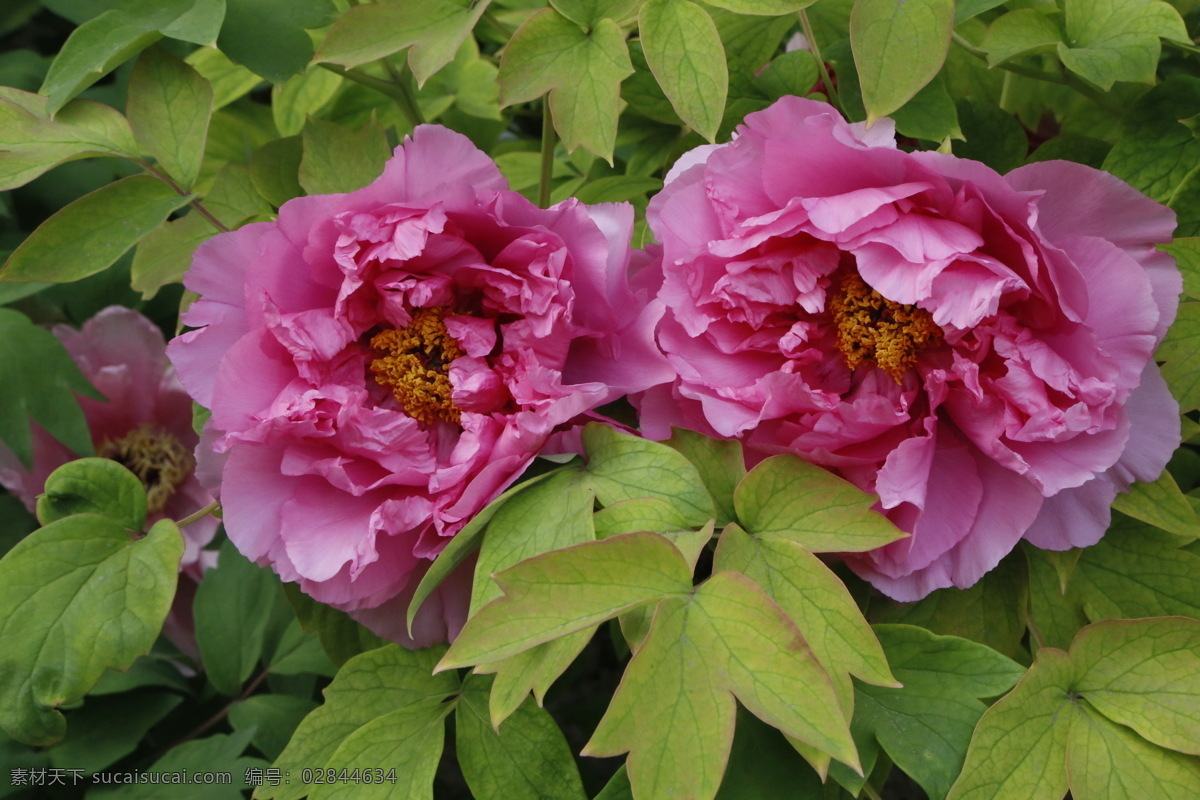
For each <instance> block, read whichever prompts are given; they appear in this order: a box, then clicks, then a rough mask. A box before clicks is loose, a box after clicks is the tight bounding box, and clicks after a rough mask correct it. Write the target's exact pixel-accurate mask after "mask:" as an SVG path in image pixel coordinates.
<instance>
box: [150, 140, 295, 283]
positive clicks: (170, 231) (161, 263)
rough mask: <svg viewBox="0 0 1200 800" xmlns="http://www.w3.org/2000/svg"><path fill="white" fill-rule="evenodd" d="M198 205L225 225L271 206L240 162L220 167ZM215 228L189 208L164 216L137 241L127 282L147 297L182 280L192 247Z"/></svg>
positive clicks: (264, 212) (235, 223)
mask: <svg viewBox="0 0 1200 800" xmlns="http://www.w3.org/2000/svg"><path fill="white" fill-rule="evenodd" d="M298 149H299V148H298V147H297V150H298ZM203 205H204V208H205V210H207V211H208V212H209V213H210V214H212V215H213V216H214V217H216V218H217V220H218V221H219V222H220V223H221V224H223V225H224V226H225V227H226V228H229V229H230V230H233V229H235V228H238V227H240V226H241V225H242V223H244V222H246V221H247V220H249V219H251V218H253V217H256V216H260V215H262V216H265V215H267V214H269V213H270V212H271V207H270V206H268V205H267V204H266V203H265V202H264V201H263V199H262V197H261V196H260V195H259V193H258V192H257V191H256V190H255V187H254V184H253V182H252V179H251V175H250V172H249V171H248V170H247V169H246V168H245V167H243V166H242V165H241V164H226V165H225V166H223V167H221V170H220V171H219V172H218V173H217V176H216V178H215V179H214V180H213V185H212V188H211V189H210V190H209V193H208V195H207V196H206V197H205V198H204V200H203ZM218 232H219V230H218V228H217V226H216V225H214V224H213V223H212V221H211V220H209V219H208V218H206V217H205V216H204V215H202V214H200V213H199V211H197V210H195V209H192V210H190V211H188V213H187V214H186V215H185V216H183V217H181V218H179V219H172V220H167V221H166V222H164V223H163V224H162V225H160V226H158V227H157V228H155V229H154V230H152V231H151V232H150V233H148V234H146V236H145V237H143V238H142V240H141V241H140V242H138V246H137V250H135V251H134V253H133V265H132V266H131V267H130V286H132V287H133V289H134V290H135V291H139V292H141V293H142V295H143V296H144V297H147V298H149V297H153V296H154V295H155V294H156V293H157V292H158V290H159V289H161V288H162V287H164V286H166V285H167V284H170V283H176V282H178V281H180V280H182V278H183V275H184V273H185V272H187V269H188V267H189V266H190V265H191V263H192V256H193V254H194V253H195V252H196V248H197V247H199V246H200V245H201V244H202V243H204V242H205V241H207V240H208V239H211V238H212V237H213V236H215V235H216V234H217V233H218Z"/></svg>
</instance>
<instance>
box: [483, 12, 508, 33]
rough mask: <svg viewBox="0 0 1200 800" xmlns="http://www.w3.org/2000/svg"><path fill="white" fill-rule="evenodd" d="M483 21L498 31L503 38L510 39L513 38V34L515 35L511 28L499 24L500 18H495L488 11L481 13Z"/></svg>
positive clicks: (501, 23)
mask: <svg viewBox="0 0 1200 800" xmlns="http://www.w3.org/2000/svg"><path fill="white" fill-rule="evenodd" d="M483 19H484V20H486V21H487V23H488V24H489V25H491V26H492V27H493V28H495V29H496V30H498V31H500V32H501V33H502V34H504V36H505V37H506V38H509V39H511V38H512V37H513V34H514V33H516V30H515V29H513V28H511V27H509V26H508V25H505V24H504V23H503V22H501V21H500V18H499V17H497V16H496V15H495V14H493V13H492V12H491V10H490V9H488V10H485V11H484V12H483Z"/></svg>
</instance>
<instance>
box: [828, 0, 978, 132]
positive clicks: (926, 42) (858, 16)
mask: <svg viewBox="0 0 1200 800" xmlns="http://www.w3.org/2000/svg"><path fill="white" fill-rule="evenodd" d="M953 25H954V0H907V2H905V3H903V4H902V5H897V4H896V3H895V2H893V0H857V2H855V4H854V11H853V12H852V13H851V15H850V45H851V47H852V48H853V50H854V63H855V65H856V66H857V67H858V77H859V81H860V84H861V87H862V97H863V104H864V105H865V106H866V109H867V123H868V124H870V123H871V122H873V121H874V120H876V119H879V118H880V117H883V116H887V115H888V114H890V113H891V112H893V111H895V110H896V109H897V108H899V107H900V106H902V105H904V104H905V103H906V102H908V100H909V99H910V98H911V97H912V96H913V95H915V94H916V93H917V92H918V91H919V90H920V89H921V87H922V86H924V85H925V84H927V83H929V81H931V80H932V79H933V76H934V75H937V73H938V71H939V70H940V69H941V68H942V63H943V62H944V61H945V60H946V52H947V51H948V50H949V47H950V32H951V28H952V27H953Z"/></svg>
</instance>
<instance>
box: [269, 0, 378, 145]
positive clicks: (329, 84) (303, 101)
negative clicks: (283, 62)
mask: <svg viewBox="0 0 1200 800" xmlns="http://www.w3.org/2000/svg"><path fill="white" fill-rule="evenodd" d="M356 7H357V8H374V6H356ZM341 87H342V76H341V75H338V74H337V73H334V72H330V71H329V70H327V69H322V68H320V67H309V68H308V69H307V70H305V71H304V72H302V73H300V74H299V75H293V76H292V77H290V78H288V79H287V81H286V82H284V83H281V84H279V85H278V86H274V87H272V89H271V114H272V115H273V116H274V117H275V127H276V128H278V129H279V133H280V135H282V136H295V135H296V134H298V133H300V131H302V130H303V129H304V122H305V121H306V120H307V119H308V117H309V115H310V114H315V113H316V112H317V111H318V110H319V109H320V108H321V107H322V106H324V105H325V104H326V103H328V102H329V101H330V100H332V99H333V97H334V95H336V94H337V92H338V89H340V88H341Z"/></svg>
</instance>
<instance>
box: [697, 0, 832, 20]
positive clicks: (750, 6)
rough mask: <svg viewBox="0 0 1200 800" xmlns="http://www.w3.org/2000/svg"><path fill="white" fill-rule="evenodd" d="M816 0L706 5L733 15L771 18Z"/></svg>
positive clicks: (724, 0) (714, 0)
mask: <svg viewBox="0 0 1200 800" xmlns="http://www.w3.org/2000/svg"><path fill="white" fill-rule="evenodd" d="M815 2H817V0H708V4H709V5H712V6H717V7H718V8H724V9H727V10H729V11H732V12H733V13H735V14H757V15H761V16H764V17H773V16H776V15H780V14H790V13H791V12H793V11H799V10H800V9H802V8H808V7H809V6H811V5H812V4H813V3H815Z"/></svg>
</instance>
